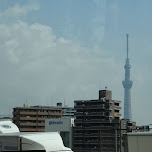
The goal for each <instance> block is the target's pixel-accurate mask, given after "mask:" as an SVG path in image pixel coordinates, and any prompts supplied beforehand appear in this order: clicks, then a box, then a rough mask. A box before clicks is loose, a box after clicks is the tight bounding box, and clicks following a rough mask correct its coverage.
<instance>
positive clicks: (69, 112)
mask: <svg viewBox="0 0 152 152" xmlns="http://www.w3.org/2000/svg"><path fill="white" fill-rule="evenodd" d="M57 107H60V108H62V117H68V118H74V113H75V112H76V110H75V109H74V107H69V106H67V105H64V106H63V104H62V103H61V102H59V103H57Z"/></svg>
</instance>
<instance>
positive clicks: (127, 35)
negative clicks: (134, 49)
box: [126, 34, 129, 59]
mask: <svg viewBox="0 0 152 152" xmlns="http://www.w3.org/2000/svg"><path fill="white" fill-rule="evenodd" d="M126 37H127V59H128V51H129V48H128V39H129V34H126Z"/></svg>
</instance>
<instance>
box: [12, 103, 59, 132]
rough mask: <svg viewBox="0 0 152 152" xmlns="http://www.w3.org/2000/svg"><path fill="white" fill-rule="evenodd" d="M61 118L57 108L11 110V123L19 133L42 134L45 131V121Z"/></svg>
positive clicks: (17, 108) (30, 107) (40, 107)
mask: <svg viewBox="0 0 152 152" xmlns="http://www.w3.org/2000/svg"><path fill="white" fill-rule="evenodd" d="M61 117H62V109H61V108H59V107H48V106H47V107H45V106H28V105H24V106H23V107H16V108H13V122H14V123H15V124H16V125H17V126H18V128H19V129H20V131H24V132H26V131H27V132H43V131H45V119H52V118H53V119H56V118H61Z"/></svg>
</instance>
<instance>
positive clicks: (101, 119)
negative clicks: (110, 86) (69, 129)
mask: <svg viewBox="0 0 152 152" xmlns="http://www.w3.org/2000/svg"><path fill="white" fill-rule="evenodd" d="M74 102H75V106H74V108H75V110H76V113H75V117H76V118H75V127H74V133H73V136H74V141H73V143H74V145H73V148H74V152H90V151H91V152H120V116H121V114H120V109H121V107H120V101H116V100H112V92H111V91H109V90H99V99H97V100H79V101H74Z"/></svg>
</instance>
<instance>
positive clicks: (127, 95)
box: [122, 34, 133, 120]
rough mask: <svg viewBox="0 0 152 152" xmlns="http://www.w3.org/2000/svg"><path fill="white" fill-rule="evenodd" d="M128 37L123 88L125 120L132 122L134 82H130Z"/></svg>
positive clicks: (127, 35)
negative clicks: (132, 89) (132, 90)
mask: <svg viewBox="0 0 152 152" xmlns="http://www.w3.org/2000/svg"><path fill="white" fill-rule="evenodd" d="M126 37H127V58H126V64H125V66H124V68H125V80H124V81H122V84H123V87H124V119H129V120H132V114H131V87H132V84H133V81H131V80H130V68H131V66H130V64H129V57H128V51H129V49H128V38H129V34H126Z"/></svg>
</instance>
